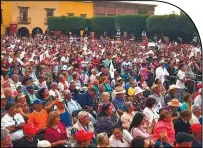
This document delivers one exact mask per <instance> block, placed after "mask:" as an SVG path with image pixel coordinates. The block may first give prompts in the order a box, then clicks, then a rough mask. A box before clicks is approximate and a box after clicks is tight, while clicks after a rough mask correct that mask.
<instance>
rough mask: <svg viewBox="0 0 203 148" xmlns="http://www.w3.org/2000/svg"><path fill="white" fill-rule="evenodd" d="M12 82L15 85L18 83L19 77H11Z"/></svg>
mask: <svg viewBox="0 0 203 148" xmlns="http://www.w3.org/2000/svg"><path fill="white" fill-rule="evenodd" d="M12 80H13V81H14V82H15V83H17V82H18V81H19V76H18V75H16V74H14V75H13V77H12Z"/></svg>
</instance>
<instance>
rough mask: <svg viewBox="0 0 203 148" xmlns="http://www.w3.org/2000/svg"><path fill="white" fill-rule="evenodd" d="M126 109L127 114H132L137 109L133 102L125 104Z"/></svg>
mask: <svg viewBox="0 0 203 148" xmlns="http://www.w3.org/2000/svg"><path fill="white" fill-rule="evenodd" d="M124 109H125V111H126V112H127V113H131V112H132V111H134V110H135V107H134V106H133V104H132V102H131V101H128V102H126V103H125V104H124Z"/></svg>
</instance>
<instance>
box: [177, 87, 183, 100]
mask: <svg viewBox="0 0 203 148" xmlns="http://www.w3.org/2000/svg"><path fill="white" fill-rule="evenodd" d="M183 94H184V89H182V88H179V89H178V100H179V101H180V102H181V103H183V102H184V100H183Z"/></svg>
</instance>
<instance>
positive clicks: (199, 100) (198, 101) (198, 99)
mask: <svg viewBox="0 0 203 148" xmlns="http://www.w3.org/2000/svg"><path fill="white" fill-rule="evenodd" d="M194 105H197V106H200V107H201V106H202V96H201V94H199V95H198V96H196V97H195V99H194Z"/></svg>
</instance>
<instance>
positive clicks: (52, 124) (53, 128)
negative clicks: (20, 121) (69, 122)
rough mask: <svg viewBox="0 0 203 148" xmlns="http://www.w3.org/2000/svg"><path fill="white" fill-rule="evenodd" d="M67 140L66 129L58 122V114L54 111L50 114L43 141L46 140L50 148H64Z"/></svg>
mask: <svg viewBox="0 0 203 148" xmlns="http://www.w3.org/2000/svg"><path fill="white" fill-rule="evenodd" d="M68 138H69V135H68V133H67V132H66V127H65V126H64V124H63V123H61V122H60V115H59V113H58V112H56V111H53V112H50V113H49V116H48V122H47V129H46V131H45V135H44V139H45V140H48V141H49V142H50V143H51V146H52V147H64V145H65V144H66V141H67V140H68Z"/></svg>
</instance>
